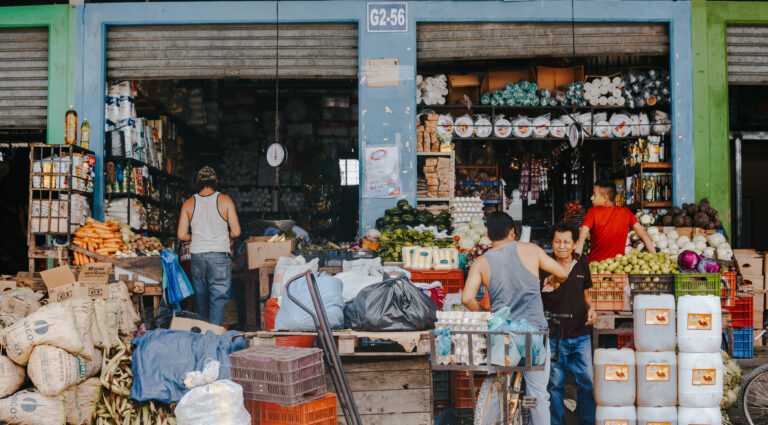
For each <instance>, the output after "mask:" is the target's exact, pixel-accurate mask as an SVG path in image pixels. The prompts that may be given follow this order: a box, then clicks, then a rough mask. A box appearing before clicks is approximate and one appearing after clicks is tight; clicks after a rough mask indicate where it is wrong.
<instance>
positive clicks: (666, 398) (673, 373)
mask: <svg viewBox="0 0 768 425" xmlns="http://www.w3.org/2000/svg"><path fill="white" fill-rule="evenodd" d="M635 355H636V359H637V405H638V406H642V407H662V406H671V407H674V406H675V405H676V403H677V355H675V352H674V351H663V352H660V353H646V352H640V351H638V352H636V353H635Z"/></svg>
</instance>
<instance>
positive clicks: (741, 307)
mask: <svg viewBox="0 0 768 425" xmlns="http://www.w3.org/2000/svg"><path fill="white" fill-rule="evenodd" d="M753 305H754V304H753V301H752V297H747V298H739V299H737V300H736V302H735V303H734V306H733V307H726V308H725V309H726V310H728V311H730V312H731V326H733V327H734V328H751V327H752V324H753V319H752V306H753Z"/></svg>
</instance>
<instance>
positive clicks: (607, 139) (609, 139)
mask: <svg viewBox="0 0 768 425" xmlns="http://www.w3.org/2000/svg"><path fill="white" fill-rule="evenodd" d="M633 139H637V137H633V136H627V137H584V140H586V141H604V142H612V141H623V140H633ZM518 140H520V141H523V140H526V141H531V142H568V138H567V137H533V136H531V137H514V136H509V137H475V136H472V137H459V136H454V137H453V139H452V141H454V142H456V141H466V142H501V141H518Z"/></svg>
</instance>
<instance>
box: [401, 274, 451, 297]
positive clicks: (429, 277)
mask: <svg viewBox="0 0 768 425" xmlns="http://www.w3.org/2000/svg"><path fill="white" fill-rule="evenodd" d="M408 271H409V272H411V282H423V283H432V282H434V281H436V280H437V281H440V283H441V284H442V285H443V290H444V291H445V293H446V294H455V293H457V292H459V291H460V290H462V289H464V270H461V269H456V270H411V269H409V270H408Z"/></svg>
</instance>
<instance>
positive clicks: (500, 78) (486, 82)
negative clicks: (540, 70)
mask: <svg viewBox="0 0 768 425" xmlns="http://www.w3.org/2000/svg"><path fill="white" fill-rule="evenodd" d="M521 79H522V80H528V81H529V82H535V81H536V76H535V75H534V73H533V69H530V68H529V69H521V70H519V71H505V72H489V73H487V74H485V77H484V78H483V84H482V85H481V86H480V94H481V95H483V94H486V93H491V92H493V91H495V90H503V89H504V88H505V87H506V86H507V83H517V82H518V81H520V80H521Z"/></svg>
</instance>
